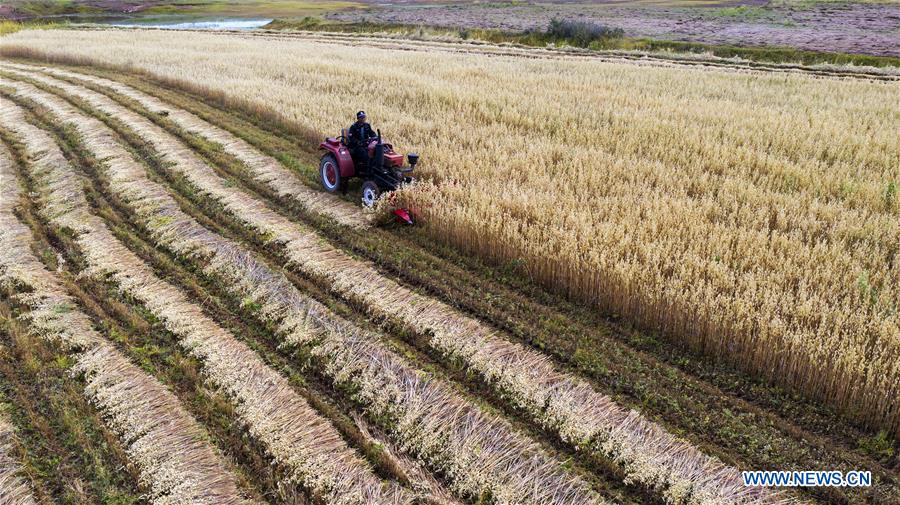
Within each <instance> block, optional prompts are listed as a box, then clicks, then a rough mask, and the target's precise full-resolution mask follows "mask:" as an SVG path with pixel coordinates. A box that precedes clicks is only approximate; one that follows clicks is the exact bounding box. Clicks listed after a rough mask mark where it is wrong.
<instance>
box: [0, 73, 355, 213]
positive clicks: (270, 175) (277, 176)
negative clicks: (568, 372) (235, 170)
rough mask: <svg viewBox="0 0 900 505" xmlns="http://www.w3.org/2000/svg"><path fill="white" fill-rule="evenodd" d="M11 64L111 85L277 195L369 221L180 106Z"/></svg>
mask: <svg viewBox="0 0 900 505" xmlns="http://www.w3.org/2000/svg"><path fill="white" fill-rule="evenodd" d="M8 65H9V67H10V68H16V69H19V70H30V71H34V70H38V69H39V70H41V71H44V72H48V73H50V74H53V75H56V76H60V77H69V78H76V79H82V80H84V81H87V82H90V83H93V84H96V85H100V86H104V87H107V88H110V89H112V90H113V91H115V92H116V93H119V94H122V95H124V96H126V97H128V98H131V99H132V100H135V101H137V102H139V103H140V104H141V105H143V106H144V107H147V108H148V109H149V110H152V111H153V112H155V113H158V114H163V115H165V116H167V117H168V118H169V119H172V120H173V121H175V122H176V123H177V124H178V125H179V126H180V127H182V128H184V129H185V130H186V131H188V132H190V133H195V134H198V135H200V136H202V137H205V138H206V139H208V140H210V141H212V142H215V143H217V144H220V145H221V146H222V147H223V148H224V149H225V150H226V151H227V152H228V153H230V154H232V155H234V156H235V157H236V158H237V159H239V160H241V162H243V163H244V164H245V165H246V166H247V167H248V168H249V169H250V174H251V175H252V176H253V178H254V179H255V180H256V181H257V182H260V183H262V184H265V185H267V186H268V187H270V188H271V189H272V190H273V191H275V192H276V194H278V195H279V196H280V197H286V198H290V199H291V200H294V201H296V202H297V203H299V204H301V205H302V206H303V207H304V208H305V209H307V210H308V211H309V212H312V213H315V214H324V215H326V216H329V217H331V218H333V219H334V220H335V221H337V222H338V223H341V224H343V225H346V226H352V227H365V226H369V225H370V224H371V219H372V214H371V213H368V212H364V211H363V210H362V208H360V207H359V206H358V205H354V204H352V203H350V202H347V201H345V200H340V199H338V198H337V197H335V196H332V195H329V194H327V193H325V192H323V191H316V190H314V189H312V188H310V187H308V186H307V185H306V184H303V183H302V182H301V181H300V180H299V179H298V178H297V177H296V175H295V174H294V173H292V172H291V171H290V170H288V169H287V168H285V167H283V166H282V165H281V163H279V162H278V160H276V159H275V158H272V157H271V156H267V155H265V154H263V153H262V152H260V151H259V150H258V149H256V148H255V147H253V146H251V145H250V144H248V143H247V142H246V141H245V140H244V139H241V138H239V137H237V136H235V135H232V134H231V133H230V132H228V131H226V130H223V129H221V128H219V127H217V126H214V125H211V124H209V123H207V122H206V121H204V120H202V119H200V118H198V117H197V116H195V115H193V114H191V113H190V112H187V111H185V110H182V109H178V108H176V107H171V106H169V105H168V104H166V103H165V102H163V101H162V100H159V99H158V98H156V97H153V96H150V95H147V94H144V93H141V92H140V91H137V90H135V89H134V88H131V87H129V86H126V85H124V84H120V83H117V82H115V81H111V80H109V79H103V78H101V77H95V76H90V75H85V74H79V73H75V72H69V71H65V70H60V69H54V68H51V67H40V68H37V67H34V66H31V65H21V64H14V63H9V64H8Z"/></svg>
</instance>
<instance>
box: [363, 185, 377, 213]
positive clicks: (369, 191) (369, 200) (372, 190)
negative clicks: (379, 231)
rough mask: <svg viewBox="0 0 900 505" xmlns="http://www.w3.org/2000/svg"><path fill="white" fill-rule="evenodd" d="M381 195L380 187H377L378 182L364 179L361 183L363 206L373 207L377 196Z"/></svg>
mask: <svg viewBox="0 0 900 505" xmlns="http://www.w3.org/2000/svg"><path fill="white" fill-rule="evenodd" d="M379 196H381V189H379V188H378V184H375V181H371V180H370V181H366V182H364V183H363V185H362V204H363V207H368V208H371V207H374V206H375V203H377V202H378V197H379Z"/></svg>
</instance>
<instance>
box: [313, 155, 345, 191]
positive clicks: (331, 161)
mask: <svg viewBox="0 0 900 505" xmlns="http://www.w3.org/2000/svg"><path fill="white" fill-rule="evenodd" d="M319 179H321V180H322V186H323V187H324V188H325V191H327V192H329V193H337V191H338V190H339V189H341V185H342V184H344V181H343V180H341V171H340V169H339V168H338V164H337V160H336V159H335V158H334V155H332V154H326V155H325V156H322V161H320V162H319Z"/></svg>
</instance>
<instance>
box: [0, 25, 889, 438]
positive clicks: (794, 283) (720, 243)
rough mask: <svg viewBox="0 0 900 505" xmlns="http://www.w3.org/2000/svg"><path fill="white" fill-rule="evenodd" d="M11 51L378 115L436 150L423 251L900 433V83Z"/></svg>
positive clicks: (61, 38)
mask: <svg viewBox="0 0 900 505" xmlns="http://www.w3.org/2000/svg"><path fill="white" fill-rule="evenodd" d="M73 41H77V43H74V42H73ZM4 42H5V46H6V47H4V48H3V50H4V51H6V52H12V51H16V50H26V49H27V50H31V51H42V52H46V53H48V54H52V55H56V56H69V57H73V58H82V59H91V58H93V59H98V60H102V61H103V62H106V63H110V64H120V65H130V66H131V67H133V68H136V69H140V70H143V71H147V72H150V73H152V74H155V75H159V76H161V77H164V78H167V79H169V80H171V81H173V82H181V83H184V84H185V85H188V86H192V87H194V88H195V89H200V90H203V89H205V90H208V92H209V93H210V94H219V93H224V94H226V95H228V96H231V97H233V100H234V101H235V103H240V104H244V105H249V106H252V107H255V108H257V109H258V110H259V111H272V110H275V111H280V112H281V113H282V114H283V117H284V118H285V119H286V120H288V121H294V122H296V123H298V124H300V125H302V126H303V127H306V128H313V129H316V130H318V131H322V132H336V131H338V129H339V128H340V127H342V126H346V125H345V123H346V122H348V121H350V119H349V118H351V117H352V113H353V112H354V111H355V110H356V109H359V108H366V109H368V111H369V113H370V116H371V117H372V118H373V120H374V121H375V122H376V124H377V125H378V126H381V127H383V128H384V130H385V133H387V134H388V135H389V137H390V138H391V139H392V140H393V141H394V142H395V144H396V145H398V146H402V147H406V148H411V149H412V148H414V149H416V150H418V151H419V152H420V153H422V154H423V163H422V164H421V172H422V173H423V174H425V175H426V176H427V179H428V183H427V184H422V185H420V187H419V188H416V189H414V190H412V191H409V192H407V193H405V194H404V195H403V196H404V199H405V201H406V202H408V203H409V205H411V206H413V207H414V208H415V209H416V211H417V212H418V213H419V214H420V215H421V216H422V218H423V220H424V221H425V222H426V223H427V226H428V229H429V231H430V232H431V233H433V234H434V236H436V237H439V238H441V239H442V240H446V241H448V242H451V243H453V244H456V245H457V246H458V247H460V248H461V249H463V250H465V251H468V252H471V253H477V254H480V255H482V256H484V257H487V258H490V259H492V260H496V261H504V262H506V261H515V262H517V263H519V264H521V265H522V267H523V268H524V269H525V270H527V272H528V273H530V274H531V275H532V276H533V277H534V278H536V279H538V280H540V281H541V282H543V283H545V284H547V285H549V286H553V287H555V288H557V289H559V290H561V291H563V292H564V293H566V294H569V295H572V296H575V297H577V298H580V299H583V300H587V301H590V302H592V303H596V304H597V306H598V307H600V308H602V309H603V310H604V311H609V312H615V313H619V314H621V315H623V316H626V317H628V318H630V319H632V320H634V321H636V322H638V323H640V324H642V325H644V326H647V327H651V328H655V329H658V330H661V331H663V332H665V333H666V334H668V335H670V336H672V337H673V338H675V339H676V341H678V342H682V343H684V344H686V345H689V346H690V347H692V348H694V349H698V350H701V351H704V352H707V353H710V354H713V355H716V356H720V357H724V358H726V359H728V360H730V361H731V362H733V363H736V364H738V365H740V366H743V367H744V368H746V369H747V370H749V371H751V372H754V373H757V374H759V375H760V376H762V377H765V378H767V379H770V380H773V381H777V382H779V383H781V384H783V385H786V386H790V387H793V388H795V389H797V390H801V391H804V392H805V393H807V394H808V395H811V396H813V397H816V398H820V399H822V400H824V401H827V402H829V403H830V404H832V405H834V406H836V407H838V408H840V409H842V410H844V411H845V412H848V413H851V414H852V415H853V416H855V417H857V418H859V419H861V420H864V421H866V422H869V423H870V424H872V425H875V426H883V427H886V428H888V429H890V430H891V431H892V432H893V433H895V434H896V433H898V430H900V400H898V398H900V390H898V388H900V386H898V384H900V329H898V328H900V325H898V316H897V306H896V300H897V299H898V298H900V296H898V294H900V287H898V286H900V282H898V267H897V264H896V263H897V262H896V259H895V258H896V254H897V247H898V246H897V244H898V243H900V224H898V222H900V220H898V209H900V198H898V197H897V189H896V186H897V184H898V167H900V149H898V144H897V141H896V139H897V138H898V137H900V127H898V119H897V115H896V107H895V105H896V103H898V102H900V87H898V85H897V83H896V82H870V81H863V80H841V79H820V78H813V77H809V76H804V75H798V74H765V73H754V72H735V71H729V70H720V69H705V70H704V69H696V68H693V69H685V68H671V67H663V66H641V65H633V64H627V63H610V62H597V61H574V60H566V59H549V60H530V59H525V58H514V57H499V56H496V57H488V56H485V55H458V54H449V53H447V52H443V51H439V50H436V51H435V52H434V53H428V52H422V51H416V52H409V51H400V50H392V49H374V48H366V47H347V46H345V45H343V43H342V42H341V41H334V42H327V41H324V40H322V41H308V40H289V39H285V38H275V39H272V40H269V39H267V38H265V37H246V38H245V37H225V36H220V35H207V34H178V35H175V34H171V33H159V32H128V33H117V32H87V31H84V32H75V31H66V32H59V31H22V32H19V33H16V34H13V35H10V36H8V37H6V38H5V39H4ZM398 45H402V43H399V42H398ZM436 49H437V48H436ZM386 68H390V69H391V70H390V71H389V72H388V71H385V69H386Z"/></svg>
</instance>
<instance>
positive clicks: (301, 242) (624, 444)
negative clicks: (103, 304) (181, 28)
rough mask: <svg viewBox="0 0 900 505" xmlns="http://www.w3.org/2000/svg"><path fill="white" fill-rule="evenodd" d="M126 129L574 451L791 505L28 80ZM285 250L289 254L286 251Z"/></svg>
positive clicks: (176, 149) (539, 358)
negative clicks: (423, 338)
mask: <svg viewBox="0 0 900 505" xmlns="http://www.w3.org/2000/svg"><path fill="white" fill-rule="evenodd" d="M28 77H30V78H34V79H36V80H38V81H40V82H43V83H45V84H48V85H51V86H56V87H58V88H60V89H63V90H64V91H65V92H67V93H71V94H73V95H74V96H77V97H79V98H80V99H83V100H85V101H87V102H88V103H90V104H91V106H93V107H96V108H97V109H98V110H101V111H103V112H105V113H107V114H111V115H115V116H116V117H118V118H120V119H122V121H123V122H125V123H126V124H127V125H128V126H129V127H131V128H133V129H134V130H135V131H137V132H138V133H139V134H140V135H141V136H142V137H144V138H146V139H148V141H150V142H151V143H152V144H154V146H155V148H156V149H157V151H159V152H165V153H177V154H178V156H177V157H176V159H178V162H177V163H176V164H175V165H174V166H173V167H172V170H174V171H176V172H178V173H180V174H182V175H183V176H184V177H186V178H187V179H188V180H189V181H191V182H192V184H194V185H195V186H196V187H198V189H200V190H201V191H202V192H203V193H204V194H206V196H208V197H209V198H211V199H213V200H216V201H219V202H220V203H222V205H224V207H225V208H226V209H227V210H228V212H229V213H231V214H233V215H234V216H235V217H236V218H237V219H239V220H241V221H242V222H244V223H245V226H246V227H248V228H250V229H252V230H255V231H256V233H258V234H260V235H262V236H263V237H266V238H267V240H268V241H271V242H273V243H276V244H279V245H280V246H281V247H283V248H284V251H285V254H286V256H287V257H288V258H290V259H291V260H292V261H293V262H294V264H295V265H296V266H297V268H299V269H300V270H301V271H303V272H304V273H305V274H307V275H310V276H313V277H315V278H318V279H320V280H321V282H324V283H327V285H328V286H329V287H330V288H331V289H332V291H334V292H335V293H337V294H339V295H340V296H342V297H344V298H345V299H348V300H351V301H353V302H355V303H357V304H358V305H362V306H365V307H368V308H369V310H370V311H371V312H372V313H373V314H374V315H378V316H380V317H388V318H391V319H394V320H397V321H400V322H401V323H403V324H404V325H407V326H409V327H411V328H414V329H415V330H416V332H417V333H419V334H420V335H429V336H430V341H429V345H430V346H431V347H432V348H433V349H434V350H435V351H437V352H439V353H440V354H443V355H444V356H446V358H447V359H449V360H459V361H461V362H463V363H465V364H466V365H467V367H468V369H469V370H471V371H472V372H473V373H476V374H478V375H479V376H481V377H483V379H484V380H485V381H486V382H487V383H489V384H493V385H494V387H496V388H498V389H499V390H500V391H502V392H503V393H505V394H508V395H511V396H512V397H513V398H514V401H515V402H516V404H517V406H518V407H520V408H522V409H523V410H525V411H527V412H529V413H530V415H532V416H533V417H534V419H535V420H536V422H538V423H539V424H540V425H541V426H543V427H544V428H546V429H548V430H552V431H554V432H556V433H558V435H559V436H560V438H561V439H562V440H563V441H564V442H566V443H568V444H571V445H572V446H574V447H581V448H584V447H588V448H590V450H592V451H596V452H597V453H599V454H601V455H603V456H604V457H607V458H609V459H610V460H612V461H614V462H616V463H617V464H618V465H620V466H621V467H622V468H623V470H624V472H625V474H626V475H627V476H628V477H629V478H631V479H633V480H636V481H639V482H642V483H644V484H645V485H647V486H648V487H651V488H657V489H659V490H660V492H662V493H663V494H665V495H666V496H667V497H668V498H669V499H670V500H672V501H675V502H677V501H682V500H692V501H695V502H698V503H704V502H714V501H716V500H733V501H741V500H743V501H747V502H758V503H772V502H779V501H783V500H785V498H783V497H781V496H779V495H777V494H769V493H768V492H767V491H765V490H759V489H748V488H745V487H744V486H743V482H742V480H741V479H740V474H739V472H737V471H736V470H735V469H733V468H730V467H728V466H726V465H723V464H722V463H721V462H719V461H718V460H716V459H714V458H710V457H708V456H706V455H704V454H702V453H701V452H700V451H698V450H697V449H696V448H694V447H693V446H691V445H690V444H688V443H686V442H684V441H682V440H679V439H676V438H675V437H673V436H672V435H670V434H669V433H667V432H665V430H663V429H662V428H660V427H659V426H658V425H655V424H654V423H651V422H649V421H647V420H646V419H645V418H643V416H641V415H640V414H639V413H637V412H635V411H630V412H629V411H626V410H624V409H621V408H619V407H618V406H616V405H615V404H614V403H613V402H612V400H611V399H609V398H608V397H606V396H604V395H602V394H600V393H598V392H596V391H594V390H593V389H592V388H591V387H590V385H589V384H587V383H586V382H584V381H583V380H581V379H578V378H576V377H572V376H571V375H569V374H567V373H565V372H561V371H559V370H558V369H557V368H556V366H555V365H553V364H552V363H551V362H550V360H548V359H547V358H546V357H545V356H543V355H541V354H540V353H537V352H535V351H533V350H531V349H529V348H527V347H524V346H522V345H520V344H516V343H512V342H509V341H508V340H506V339H505V338H504V337H503V336H502V335H498V334H496V333H494V332H493V331H491V330H490V329H489V328H487V327H486V326H484V325H482V324H481V323H479V322H478V321H476V320H474V319H472V318H469V317H468V316H465V315H464V314H462V313H460V312H458V311H456V310H455V309H453V308H451V307H449V306H448V305H446V304H444V303H443V302H440V301H436V300H433V299H430V298H428V297H425V296H422V295H419V294H417V293H414V292H412V291H411V290H409V289H408V288H406V287H404V286H401V285H399V284H398V283H396V282H394V281H393V280H390V279H386V278H384V277H382V276H381V275H380V274H379V273H378V272H377V271H376V270H375V269H374V268H373V267H372V266H371V265H370V264H368V263H367V262H363V261H359V260H355V259H353V258H351V257H349V256H347V255H346V254H344V253H343V252H342V251H338V250H336V249H334V248H331V247H329V246H327V245H324V244H322V243H321V239H320V238H319V237H318V235H317V234H316V233H314V232H313V231H311V230H309V229H307V228H305V227H303V226H300V225H296V224H294V223H291V222H290V221H288V220H286V219H285V218H283V217H282V216H280V215H278V214H276V213H274V212H272V211H271V210H270V209H268V208H267V207H266V206H265V205H264V204H262V203H261V202H259V201H256V200H254V199H252V198H250V197H247V195H245V194H243V193H241V192H239V191H236V190H234V189H232V188H230V187H228V185H227V184H225V183H224V182H223V181H222V180H221V179H219V178H218V176H216V175H215V174H214V173H213V172H212V170H211V169H209V167H206V166H204V165H203V164H202V163H201V162H199V161H191V154H190V153H189V152H188V151H187V150H186V149H184V147H183V146H181V145H179V143H177V142H174V143H173V142H172V141H171V140H170V139H167V138H166V135H165V134H164V133H162V132H160V131H159V130H158V128H156V127H155V126H153V125H152V124H149V122H148V121H147V120H145V119H143V118H141V117H140V116H138V115H136V114H135V113H133V112H130V111H128V110H127V109H125V108H123V107H121V106H118V105H117V104H115V103H114V102H112V101H111V100H109V99H108V98H106V97H104V96H103V95H99V94H97V93H94V92H91V91H87V90H85V89H84V88H80V87H78V86H73V85H71V84H68V83H64V82H61V81H58V80H55V79H52V78H48V77H40V78H39V77H37V76H34V75H32V74H28ZM281 244H283V245H281Z"/></svg>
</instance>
